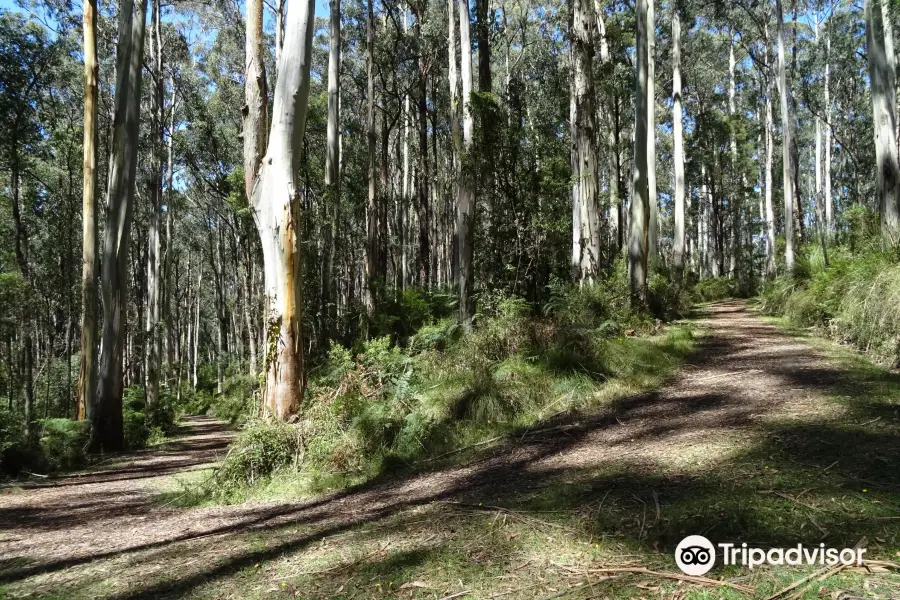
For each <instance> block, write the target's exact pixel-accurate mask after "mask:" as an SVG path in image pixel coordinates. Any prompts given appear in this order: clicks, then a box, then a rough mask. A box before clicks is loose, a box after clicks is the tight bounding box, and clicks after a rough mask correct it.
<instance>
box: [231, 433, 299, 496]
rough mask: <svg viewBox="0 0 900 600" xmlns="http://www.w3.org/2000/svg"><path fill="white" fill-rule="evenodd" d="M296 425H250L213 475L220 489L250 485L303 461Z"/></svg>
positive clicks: (294, 466)
mask: <svg viewBox="0 0 900 600" xmlns="http://www.w3.org/2000/svg"><path fill="white" fill-rule="evenodd" d="M303 448H304V444H303V435H302V427H301V426H300V425H289V424H287V423H278V422H274V423H267V422H264V421H251V422H249V423H248V424H247V426H246V428H245V429H244V430H243V431H242V432H241V433H240V435H239V436H238V438H237V439H236V440H235V442H234V443H233V444H232V445H231V448H230V450H229V451H228V456H226V457H225V460H224V462H223V463H222V466H221V467H220V469H219V472H218V475H217V478H216V479H217V483H218V485H219V488H220V489H223V490H227V489H228V488H229V486H244V485H253V484H255V483H259V482H261V481H265V480H268V479H269V478H271V477H272V476H273V475H274V474H275V473H277V472H279V471H281V470H283V469H285V468H288V467H292V468H296V467H297V465H299V464H300V461H302V460H303Z"/></svg>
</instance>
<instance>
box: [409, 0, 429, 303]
mask: <svg viewBox="0 0 900 600" xmlns="http://www.w3.org/2000/svg"><path fill="white" fill-rule="evenodd" d="M425 11H426V6H425V3H424V1H423V2H421V3H420V5H419V6H417V7H416V25H415V29H414V32H413V33H414V34H415V36H416V38H417V39H419V40H421V39H422V22H423V20H424V18H425ZM418 66H419V70H418V71H419V72H418V76H419V80H418V87H419V97H418V98H417V99H416V101H417V103H418V111H419V165H418V173H417V174H416V178H417V183H418V196H419V198H418V205H417V207H416V212H417V216H418V220H419V252H418V257H417V260H416V283H417V284H418V285H420V286H422V287H423V288H428V287H429V283H430V281H429V271H430V269H429V265H430V261H429V253H430V246H431V241H430V237H431V236H430V232H429V227H430V223H431V215H430V214H429V212H430V211H429V201H428V198H429V196H428V185H429V177H430V175H429V164H428V98H427V95H428V88H427V79H428V61H427V59H426V57H425V55H424V53H421V55H420V56H419V65H418Z"/></svg>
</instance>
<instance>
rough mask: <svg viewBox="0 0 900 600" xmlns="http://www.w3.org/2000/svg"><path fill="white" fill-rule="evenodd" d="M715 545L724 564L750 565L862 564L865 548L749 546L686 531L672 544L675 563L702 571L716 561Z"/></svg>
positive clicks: (691, 570)
mask: <svg viewBox="0 0 900 600" xmlns="http://www.w3.org/2000/svg"><path fill="white" fill-rule="evenodd" d="M716 547H718V548H719V551H720V555H721V558H722V564H724V565H740V566H744V567H748V568H750V569H753V568H754V567H758V566H760V565H764V564H767V565H775V566H779V565H791V566H798V565H825V566H829V567H834V566H837V565H845V566H850V565H856V566H861V565H862V564H863V554H865V553H866V549H865V548H843V549H840V550H839V549H837V548H826V547H825V544H819V545H818V546H812V547H806V546H804V545H803V544H797V545H796V546H793V547H791V548H769V549H768V550H763V549H762V548H750V547H748V546H747V544H746V543H744V544H733V543H719V544H716V546H713V543H712V542H710V541H709V540H708V539H706V538H705V537H703V536H702V535H689V536H687V537H686V538H684V539H683V540H681V542H680V543H679V544H678V546H677V547H676V548H675V563H676V564H677V565H678V568H679V569H681V570H682V571H683V572H684V573H685V574H686V575H693V576H695V577H696V576H699V575H705V574H706V573H708V572H709V570H710V569H712V568H713V566H714V565H715V563H716Z"/></svg>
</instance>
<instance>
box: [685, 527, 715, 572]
mask: <svg viewBox="0 0 900 600" xmlns="http://www.w3.org/2000/svg"><path fill="white" fill-rule="evenodd" d="M675 563H676V564H677V565H678V568H679V569H681V570H682V571H683V572H684V574H685V575H694V576H698V575H705V574H706V573H708V572H709V570H710V569H712V568H713V565H714V564H715V563H716V549H715V547H714V546H713V544H712V542H710V541H709V540H708V539H706V538H705V537H703V536H702V535H689V536H687V537H686V538H684V539H683V540H681V542H679V544H678V546H677V547H676V548H675Z"/></svg>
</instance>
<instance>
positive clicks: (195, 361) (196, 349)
mask: <svg viewBox="0 0 900 600" xmlns="http://www.w3.org/2000/svg"><path fill="white" fill-rule="evenodd" d="M202 283H203V261H202V256H201V257H198V259H197V298H196V302H197V309H196V311H197V312H196V313H195V315H194V316H193V318H194V338H193V339H194V342H193V343H194V346H193V348H192V350H193V353H192V355H191V356H192V358H191V369H192V371H191V383H192V384H193V387H194V389H195V390H196V389H197V385H198V384H199V383H200V379H199V378H198V376H197V372H198V370H199V369H200V286H201V284H202Z"/></svg>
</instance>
